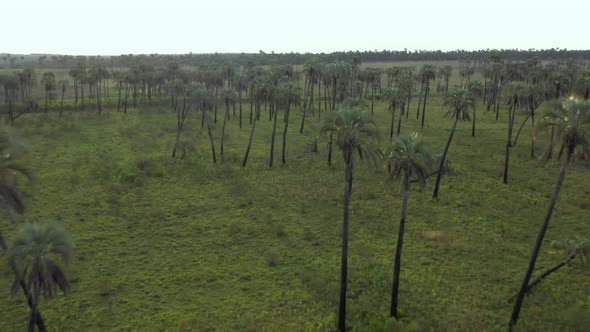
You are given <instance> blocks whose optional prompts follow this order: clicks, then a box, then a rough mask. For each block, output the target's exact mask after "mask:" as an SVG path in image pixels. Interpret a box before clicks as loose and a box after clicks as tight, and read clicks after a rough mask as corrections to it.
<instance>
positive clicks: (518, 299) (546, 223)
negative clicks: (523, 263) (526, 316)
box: [508, 145, 574, 331]
mask: <svg viewBox="0 0 590 332" xmlns="http://www.w3.org/2000/svg"><path fill="white" fill-rule="evenodd" d="M573 152H574V146H573V145H570V146H568V149H567V154H566V157H565V159H564V161H563V164H562V165H561V170H560V171H559V177H558V178H557V184H556V185H555V190H554V191H553V195H552V196H551V200H550V201H549V206H548V207H547V212H546V213H545V218H544V220H543V224H542V225H541V229H540V230H539V234H538V235H537V241H536V242H535V246H534V247H533V252H532V254H531V258H530V259H529V264H528V267H527V269H526V272H525V274H524V278H523V280H522V283H521V285H520V290H519V292H518V296H517V297H516V302H515V304H514V309H513V311H512V316H511V317H510V323H509V325H508V330H509V331H512V329H513V328H514V326H515V325H516V323H517V322H518V316H519V315H520V309H521V308H522V304H523V302H524V297H525V294H526V291H527V288H528V287H529V280H530V279H531V275H532V274H533V270H534V269H535V263H536V262H537V257H538V256H539V251H540V250H541V245H542V244H543V239H544V238H545V232H547V228H548V227H549V220H551V215H552V214H553V208H554V207H555V204H556V203H557V198H558V197H559V192H560V190H561V185H562V184H563V181H564V180H565V175H566V173H567V169H568V166H569V163H570V159H571V157H572V154H573Z"/></svg>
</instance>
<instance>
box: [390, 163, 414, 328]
mask: <svg viewBox="0 0 590 332" xmlns="http://www.w3.org/2000/svg"><path fill="white" fill-rule="evenodd" d="M409 172H410V171H409V170H406V171H404V194H403V200H402V214H401V219H400V222H399V231H398V233H397V247H396V249H395V260H394V264H393V286H392V287H391V308H390V311H389V316H390V317H395V318H397V305H398V295H399V279H400V270H401V265H402V249H403V245H404V233H405V228H406V212H407V209H408V198H409V196H410V174H409Z"/></svg>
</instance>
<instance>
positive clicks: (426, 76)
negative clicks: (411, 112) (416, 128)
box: [416, 65, 436, 127]
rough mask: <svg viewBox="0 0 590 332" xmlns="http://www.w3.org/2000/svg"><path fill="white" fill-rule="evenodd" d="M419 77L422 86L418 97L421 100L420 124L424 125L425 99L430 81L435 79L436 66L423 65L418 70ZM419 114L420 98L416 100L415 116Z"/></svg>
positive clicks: (428, 92)
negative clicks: (416, 109)
mask: <svg viewBox="0 0 590 332" xmlns="http://www.w3.org/2000/svg"><path fill="white" fill-rule="evenodd" d="M420 78H421V80H422V88H421V90H420V98H421V101H422V121H421V126H422V127H424V120H425V118H426V99H427V98H428V95H429V94H430V81H432V80H434V79H436V67H434V66H433V65H424V67H422V69H421V70H420ZM419 115H420V100H419V101H418V111H417V113H416V118H418V116H419Z"/></svg>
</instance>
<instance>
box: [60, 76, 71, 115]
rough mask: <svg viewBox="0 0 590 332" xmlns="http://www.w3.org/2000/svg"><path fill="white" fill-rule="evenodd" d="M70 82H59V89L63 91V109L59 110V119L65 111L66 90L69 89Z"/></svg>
mask: <svg viewBox="0 0 590 332" xmlns="http://www.w3.org/2000/svg"><path fill="white" fill-rule="evenodd" d="M68 85H69V84H68V81H67V80H59V81H58V82H57V86H58V87H59V89H60V91H61V107H60V109H59V117H60V118H61V115H62V113H63V111H64V96H65V95H66V90H67V89H68Z"/></svg>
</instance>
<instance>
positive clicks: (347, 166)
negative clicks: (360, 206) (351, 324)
mask: <svg viewBox="0 0 590 332" xmlns="http://www.w3.org/2000/svg"><path fill="white" fill-rule="evenodd" d="M342 152H343V154H344V207H343V210H344V214H343V218H342V257H341V264H340V304H339V307H338V330H339V331H340V332H345V331H346V289H347V285H348V219H349V207H350V197H351V195H352V176H353V168H354V147H353V146H347V147H345V150H344V151H342Z"/></svg>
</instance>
